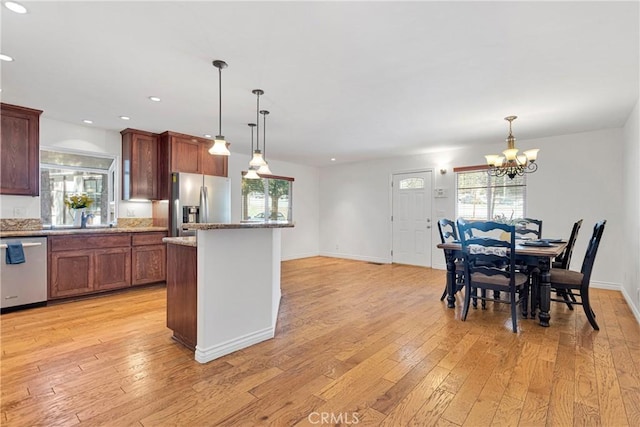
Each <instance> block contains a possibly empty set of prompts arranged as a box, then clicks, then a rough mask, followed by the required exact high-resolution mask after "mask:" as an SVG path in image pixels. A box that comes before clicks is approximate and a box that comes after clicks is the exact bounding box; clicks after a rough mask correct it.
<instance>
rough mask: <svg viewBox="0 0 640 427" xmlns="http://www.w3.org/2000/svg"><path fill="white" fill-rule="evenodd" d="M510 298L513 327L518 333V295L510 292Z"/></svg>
mask: <svg viewBox="0 0 640 427" xmlns="http://www.w3.org/2000/svg"><path fill="white" fill-rule="evenodd" d="M509 298H510V300H511V325H512V326H513V332H514V333H516V332H518V315H517V314H516V311H517V308H518V307H517V305H516V293H515V292H510V293H509Z"/></svg>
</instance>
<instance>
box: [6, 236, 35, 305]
mask: <svg viewBox="0 0 640 427" xmlns="http://www.w3.org/2000/svg"><path fill="white" fill-rule="evenodd" d="M9 242H20V243H22V248H23V250H24V258H25V262H24V263H22V264H7V263H6V262H5V255H6V251H7V243H9ZM0 249H1V250H2V253H1V254H0V255H1V258H0V297H1V299H2V301H1V304H0V307H1V309H2V312H5V311H11V310H14V309H18V308H23V307H24V308H26V307H35V306H40V305H45V304H46V302H47V238H46V237H15V238H5V239H0Z"/></svg>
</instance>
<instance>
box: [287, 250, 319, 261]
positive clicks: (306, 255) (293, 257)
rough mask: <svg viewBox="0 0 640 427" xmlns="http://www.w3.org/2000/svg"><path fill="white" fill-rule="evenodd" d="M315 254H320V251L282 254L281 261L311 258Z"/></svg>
mask: <svg viewBox="0 0 640 427" xmlns="http://www.w3.org/2000/svg"><path fill="white" fill-rule="evenodd" d="M314 256H320V254H319V253H318V252H308V253H303V254H293V255H282V258H281V261H292V260H294V259H303V258H311V257H314Z"/></svg>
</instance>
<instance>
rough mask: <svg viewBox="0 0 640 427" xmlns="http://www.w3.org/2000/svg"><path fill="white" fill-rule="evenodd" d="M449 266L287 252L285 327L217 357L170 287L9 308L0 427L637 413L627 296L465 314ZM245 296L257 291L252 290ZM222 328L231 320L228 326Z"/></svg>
mask: <svg viewBox="0 0 640 427" xmlns="http://www.w3.org/2000/svg"><path fill="white" fill-rule="evenodd" d="M444 282H445V273H444V271H440V270H431V269H428V268H419V267H410V266H400V265H376V264H371V263H366V262H358V261H350V260H342V259H333V258H323V257H314V258H307V259H302V260H294V261H287V262H284V263H283V265H282V303H281V307H280V314H279V317H278V327H277V332H276V337H275V338H274V339H273V340H269V341H267V342H264V343H261V344H258V345H255V346H253V347H250V348H248V349H245V350H242V351H238V352H236V353H233V354H231V355H228V356H225V357H223V358H221V359H218V360H215V361H213V362H210V363H207V364H204V365H202V364H199V363H197V362H196V361H195V360H194V359H193V353H192V352H191V351H188V350H187V349H185V348H184V347H182V346H181V345H179V344H177V343H176V342H174V341H172V339H171V332H170V331H169V330H168V329H167V328H166V326H165V321H166V313H165V298H166V292H165V288H164V287H154V288H146V289H140V290H133V291H130V292H127V293H122V294H115V295H109V296H106V297H100V298H93V299H88V300H83V301H76V302H70V303H64V304H58V305H53V306H48V307H43V308H37V309H32V310H25V311H21V312H16V313H9V314H4V315H2V316H1V317H0V321H1V323H2V329H1V330H2V335H1V340H2V341H1V347H2V354H1V359H0V361H1V381H2V382H1V414H0V424H1V425H2V426H20V427H23V426H36V425H39V426H53V425H56V426H71V425H87V426H131V425H136V426H218V425H221V426H258V425H271V426H313V425H323V424H324V425H330V424H334V425H335V424H341V425H356V424H357V425H366V426H405V425H407V426H408V425H411V426H431V425H434V426H435V425H440V426H474V427H475V426H485V425H486V426H489V425H491V426H500V425H505V426H516V425H521V426H573V425H576V426H577V425H586V426H607V427H608V426H613V427H617V426H637V425H640V327H639V325H638V323H637V322H636V320H635V318H634V317H633V315H632V313H631V311H630V309H629V307H628V306H627V305H626V303H625V301H624V299H623V297H622V295H621V294H620V293H619V292H615V291H605V290H597V289H595V290H593V295H592V300H593V306H594V310H595V312H596V314H597V316H598V317H597V319H598V322H599V324H600V327H601V330H600V331H594V330H592V329H591V327H590V326H589V323H588V322H587V319H586V317H585V316H584V313H583V312H582V307H576V310H575V311H573V312H572V311H569V310H568V309H567V308H566V307H565V306H563V305H561V304H556V303H553V305H552V311H551V316H552V317H551V327H549V328H542V327H540V326H539V325H538V323H537V321H536V320H531V319H521V320H520V321H519V328H518V329H519V333H518V334H514V333H512V332H511V326H510V322H511V321H510V315H509V312H508V309H509V307H508V306H507V305H503V304H495V305H493V304H491V303H488V308H487V310H480V309H478V310H473V309H472V310H471V311H470V313H469V316H468V318H467V321H466V322H462V321H460V318H459V317H460V308H456V309H455V310H452V309H448V308H446V304H445V303H444V302H440V301H439V297H440V294H441V293H442V289H443V287H444ZM250 297H251V296H250V295H247V298H250ZM220 327H224V325H220Z"/></svg>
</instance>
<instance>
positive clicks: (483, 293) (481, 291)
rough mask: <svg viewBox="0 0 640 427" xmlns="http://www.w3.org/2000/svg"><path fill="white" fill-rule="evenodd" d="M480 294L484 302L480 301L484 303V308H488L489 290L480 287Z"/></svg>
mask: <svg viewBox="0 0 640 427" xmlns="http://www.w3.org/2000/svg"><path fill="white" fill-rule="evenodd" d="M480 296H481V297H482V302H481V303H480V304H481V305H482V309H483V310H486V309H487V300H486V298H487V290H486V289H480Z"/></svg>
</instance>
